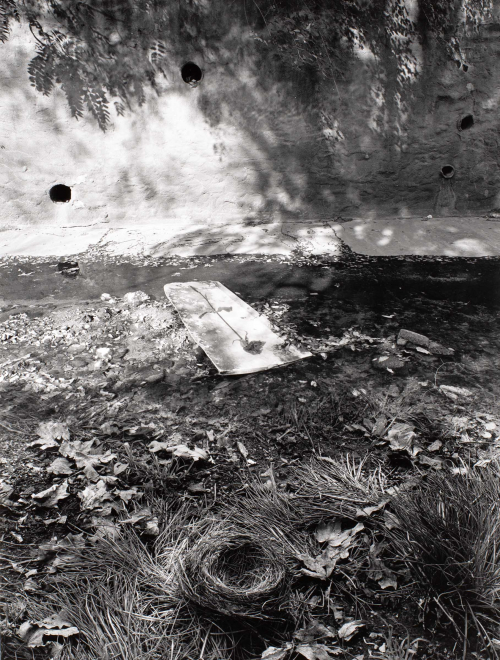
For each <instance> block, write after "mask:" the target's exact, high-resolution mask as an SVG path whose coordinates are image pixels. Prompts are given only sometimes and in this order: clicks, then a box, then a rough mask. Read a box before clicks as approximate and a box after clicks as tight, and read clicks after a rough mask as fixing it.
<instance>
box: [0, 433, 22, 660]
mask: <svg viewBox="0 0 500 660" xmlns="http://www.w3.org/2000/svg"><path fill="white" fill-rule="evenodd" d="M0 426H1V427H2V428H3V429H5V430H6V431H11V433H19V435H24V433H23V432H22V431H18V430H17V429H13V428H12V427H11V426H7V424H2V422H0ZM0 660H1V659H0Z"/></svg>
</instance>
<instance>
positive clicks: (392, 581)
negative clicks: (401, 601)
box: [379, 577, 398, 589]
mask: <svg viewBox="0 0 500 660" xmlns="http://www.w3.org/2000/svg"><path fill="white" fill-rule="evenodd" d="M379 586H380V588H381V589H388V588H389V587H392V588H393V589H397V588H398V582H397V580H396V578H390V577H386V578H384V579H383V580H379Z"/></svg>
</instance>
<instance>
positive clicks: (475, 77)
mask: <svg viewBox="0 0 500 660" xmlns="http://www.w3.org/2000/svg"><path fill="white" fill-rule="evenodd" d="M495 5H496V6H495V12H494V17H493V19H492V20H491V21H490V22H489V23H488V24H486V25H484V26H483V28H482V29H481V31H480V33H479V34H478V35H475V36H473V37H470V38H468V39H467V40H466V42H464V51H465V53H466V55H467V58H468V61H469V63H470V66H469V68H468V70H467V71H463V70H462V69H460V70H459V69H458V68H457V67H456V66H455V64H453V63H451V62H449V61H448V60H447V59H446V57H445V56H444V55H443V54H442V52H441V50H440V49H439V48H438V47H437V46H436V44H434V43H433V42H432V41H430V42H429V43H428V44H427V45H426V46H425V47H424V48H421V47H420V46H418V45H415V46H414V51H413V52H414V55H415V58H416V62H417V64H416V68H415V70H413V71H411V70H410V71H409V73H408V72H406V75H407V78H406V81H405V82H404V83H402V76H403V73H404V72H402V71H401V70H398V69H397V66H396V64H395V61H394V60H393V58H392V56H391V54H390V52H389V51H387V53H385V54H384V55H383V56H382V57H381V58H377V57H375V56H373V55H372V54H371V53H370V52H369V51H367V50H366V49H365V50H360V51H358V52H357V53H355V54H354V56H350V57H347V56H346V58H345V71H344V76H343V79H338V80H332V79H330V80H317V79H315V77H314V76H313V75H312V74H310V73H307V72H304V73H302V74H292V73H284V69H283V68H282V67H281V66H280V65H278V64H277V63H276V62H275V60H274V59H273V58H272V57H271V56H270V55H266V56H264V55H262V53H261V51H260V50H259V43H258V42H257V41H255V39H254V37H255V33H252V31H251V30H250V29H248V28H246V27H245V26H244V25H240V24H235V29H234V30H232V31H230V32H228V33H227V34H226V35H225V36H224V41H223V43H219V44H218V48H217V49H213V48H211V47H210V44H208V45H207V46H206V48H199V49H198V50H197V52H190V50H189V48H188V47H186V48H183V49H182V52H181V50H179V52H177V53H175V52H174V53H172V54H171V57H170V59H169V67H170V69H169V72H168V75H167V78H166V79H162V80H159V81H158V84H159V87H158V92H159V93H158V94H157V93H155V92H153V91H151V90H150V91H149V92H148V93H147V98H146V102H145V103H144V104H143V105H142V106H140V107H135V108H134V109H133V111H131V112H128V113H127V114H126V115H125V116H124V117H117V116H113V117H112V123H111V126H110V128H109V130H108V131H106V132H105V133H103V132H102V131H101V130H100V129H99V127H98V126H97V124H96V122H95V121H94V119H93V118H92V117H91V116H90V115H87V114H86V115H85V117H84V118H83V119H79V120H78V121H77V120H75V119H74V118H72V117H71V116H70V113H69V110H68V108H67V105H66V101H65V98H64V95H63V93H62V92H61V91H60V90H58V89H56V90H55V91H54V92H53V94H52V95H51V96H49V97H45V96H42V95H41V94H39V93H38V92H36V91H35V90H34V88H33V87H31V86H30V83H29V80H28V75H27V72H26V70H27V66H28V63H29V61H30V59H31V58H32V57H33V55H34V43H33V39H32V37H31V35H30V33H29V31H28V30H27V29H26V28H25V27H23V26H18V25H16V26H15V27H14V29H13V33H12V36H11V38H10V40H9V41H8V42H7V43H6V44H4V45H0V52H1V55H2V57H1V59H0V197H1V200H2V216H1V220H0V224H1V225H2V226H3V227H5V226H20V225H39V224H57V225H58V226H83V225H90V224H95V223H100V222H106V223H110V224H111V225H114V226H134V225H139V224H147V223H156V224H158V223H160V224H161V223H166V224H176V223H178V224H183V223H197V224H199V223H205V222H206V223H207V224H210V223H214V222H216V223H231V222H235V223H237V222H245V223H248V224H253V223H264V222H271V221H274V222H276V221H290V220H307V221H311V222H318V223H320V222H321V221H322V220H324V219H332V218H334V217H336V216H338V215H342V216H345V217H347V216H351V217H352V216H359V217H362V216H367V215H368V216H371V217H376V216H383V215H394V214H396V215H400V216H401V217H407V216H411V215H418V214H427V213H434V214H437V215H439V214H443V215H446V214H454V213H457V214H458V213H460V214H468V213H470V214H473V213H475V214H477V213H478V212H482V211H483V210H490V209H493V208H495V207H497V206H498V207H500V170H499V163H500V159H499V150H498V139H499V133H498V130H499V125H500V120H499V104H500V66H499V64H498V61H499V60H498V53H499V52H500V0H496V2H495ZM189 59H193V60H195V61H196V62H197V63H198V64H199V65H200V67H201V68H202V69H203V72H204V78H203V80H202V82H201V83H200V85H199V86H198V87H196V88H192V87H190V86H189V85H187V84H186V83H184V82H183V80H182V79H181V77H180V74H179V69H180V66H181V65H182V64H183V63H184V62H185V61H186V60H189ZM412 66H413V65H412ZM415 74H417V75H415ZM466 114H472V115H473V117H474V126H473V127H472V128H470V129H468V130H463V131H459V130H458V129H457V121H459V120H460V119H461V118H462V117H463V116H465V115H466ZM444 165H452V166H453V167H454V168H455V176H454V177H453V179H451V180H445V179H443V177H442V176H441V175H440V170H441V168H442V166H444ZM58 183H63V184H66V185H68V186H70V187H71V188H72V200H71V202H70V203H67V204H55V203H53V202H52V201H51V200H50V198H49V194H48V191H49V190H50V188H51V186H53V185H54V184H58Z"/></svg>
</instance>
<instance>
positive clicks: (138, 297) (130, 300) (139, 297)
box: [123, 291, 149, 307]
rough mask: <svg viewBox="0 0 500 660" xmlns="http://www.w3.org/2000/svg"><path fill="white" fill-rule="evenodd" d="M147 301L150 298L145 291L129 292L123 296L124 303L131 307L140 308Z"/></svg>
mask: <svg viewBox="0 0 500 660" xmlns="http://www.w3.org/2000/svg"><path fill="white" fill-rule="evenodd" d="M147 300H149V296H148V294H147V293H144V291H129V292H128V293H126V294H125V295H124V296H123V302H124V303H126V304H127V305H129V306H130V307H139V305H142V303H144V302H146V301H147Z"/></svg>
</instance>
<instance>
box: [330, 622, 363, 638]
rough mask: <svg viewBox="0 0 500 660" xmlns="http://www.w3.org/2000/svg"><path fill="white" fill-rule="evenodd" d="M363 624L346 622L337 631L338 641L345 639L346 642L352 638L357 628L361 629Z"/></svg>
mask: <svg viewBox="0 0 500 660" xmlns="http://www.w3.org/2000/svg"><path fill="white" fill-rule="evenodd" d="M364 625H365V624H364V623H363V622H362V621H348V622H347V623H344V625H343V626H342V627H341V628H340V629H339V631H338V633H337V635H338V636H339V638H340V639H345V641H346V642H348V641H349V640H350V639H352V638H353V637H354V635H355V634H356V633H357V631H358V629H359V628H362V627H363V626H364Z"/></svg>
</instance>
